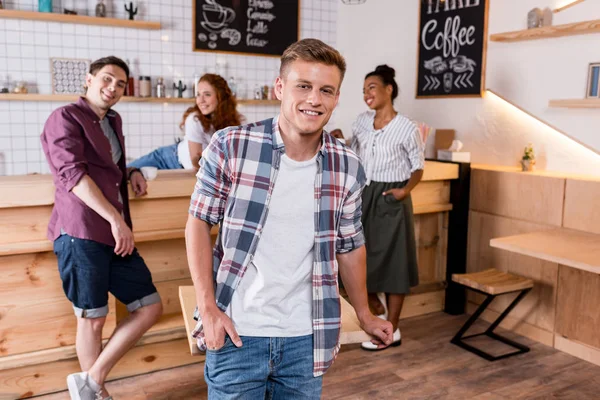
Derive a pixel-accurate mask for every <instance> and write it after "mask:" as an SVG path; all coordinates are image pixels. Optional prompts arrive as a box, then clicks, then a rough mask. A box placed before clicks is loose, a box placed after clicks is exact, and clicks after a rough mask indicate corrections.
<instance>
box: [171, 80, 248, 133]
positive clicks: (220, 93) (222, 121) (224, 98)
mask: <svg viewBox="0 0 600 400" xmlns="http://www.w3.org/2000/svg"><path fill="white" fill-rule="evenodd" d="M200 82H207V83H208V84H209V85H211V86H212V87H213V88H214V89H215V92H216V93H217V107H216V108H215V111H213V113H212V114H211V115H210V116H207V115H204V114H202V113H201V112H200V109H199V108H198V105H197V104H194V105H193V106H192V107H190V108H188V109H187V110H186V111H185V113H183V119H182V120H181V123H180V124H179V127H180V128H181V129H183V128H184V126H185V120H186V119H187V117H188V116H189V115H190V114H195V118H196V119H198V121H200V123H201V124H202V127H203V128H204V130H205V131H207V132H208V131H209V130H210V128H211V126H212V127H213V128H214V129H215V131H218V130H219V129H223V128H226V127H228V126H237V125H240V124H241V121H242V115H241V114H240V113H239V112H238V111H237V101H236V99H235V97H234V96H233V93H231V89H230V88H229V85H228V84H227V81H226V80H225V79H223V77H221V76H220V75H216V74H204V75H202V77H201V78H200Z"/></svg>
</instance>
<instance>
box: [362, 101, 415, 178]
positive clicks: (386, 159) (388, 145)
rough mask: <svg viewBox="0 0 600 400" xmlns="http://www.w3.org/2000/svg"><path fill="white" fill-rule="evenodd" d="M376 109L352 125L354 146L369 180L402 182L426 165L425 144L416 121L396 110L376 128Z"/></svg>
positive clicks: (363, 114)
mask: <svg viewBox="0 0 600 400" xmlns="http://www.w3.org/2000/svg"><path fill="white" fill-rule="evenodd" d="M374 120H375V111H373V110H369V111H365V112H364V113H362V114H360V115H359V116H358V118H357V119H356V121H355V122H354V124H353V125H352V133H353V136H352V144H351V146H352V149H353V150H354V151H355V152H356V153H357V154H358V156H359V157H360V158H361V160H362V163H363V167H364V169H365V171H366V174H367V184H369V183H370V182H371V181H376V182H402V181H406V180H408V179H409V178H410V176H411V174H412V173H413V172H414V171H416V170H419V169H423V168H424V167H425V147H424V144H423V141H422V139H421V135H420V133H419V129H418V128H417V124H415V123H414V122H413V121H411V120H410V119H408V118H406V117H404V116H402V115H400V114H397V115H396V116H395V117H394V119H392V120H391V121H390V122H389V123H388V124H387V125H386V126H384V127H383V128H382V129H375V128H374V126H373V122H374Z"/></svg>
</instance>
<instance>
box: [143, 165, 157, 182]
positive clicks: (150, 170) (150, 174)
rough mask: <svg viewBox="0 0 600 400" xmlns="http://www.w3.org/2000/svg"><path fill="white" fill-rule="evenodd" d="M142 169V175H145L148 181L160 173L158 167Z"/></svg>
mask: <svg viewBox="0 0 600 400" xmlns="http://www.w3.org/2000/svg"><path fill="white" fill-rule="evenodd" d="M140 171H142V175H144V178H145V179H146V180H147V181H151V180H153V179H154V178H156V175H157V174H158V168H156V167H142V168H140Z"/></svg>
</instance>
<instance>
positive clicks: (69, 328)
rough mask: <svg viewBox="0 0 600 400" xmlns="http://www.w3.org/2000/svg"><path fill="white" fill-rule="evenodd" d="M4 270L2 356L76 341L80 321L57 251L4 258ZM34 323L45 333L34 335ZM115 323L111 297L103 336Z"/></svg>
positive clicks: (1, 260)
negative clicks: (65, 287) (64, 284)
mask: <svg viewBox="0 0 600 400" xmlns="http://www.w3.org/2000/svg"><path fill="white" fill-rule="evenodd" d="M0 271H2V280H1V281H0V356H6V355H11V354H18V353H24V352H31V351H37V350H43V349H49V348H53V347H60V346H67V345H71V344H73V343H75V331H76V325H77V323H76V319H75V315H74V313H73V308H72V305H71V303H70V302H69V301H68V300H67V298H66V296H65V294H64V291H63V288H62V281H61V280H60V276H59V274H58V266H57V262H56V257H55V256H54V253H51V252H46V253H35V254H23V255H16V256H8V257H0ZM111 304H112V306H111ZM32 324H35V329H36V331H38V332H43V334H40V335H32V334H31V329H32ZM114 326H115V308H114V300H113V299H112V298H110V299H109V315H108V317H107V322H106V325H105V328H104V332H103V333H104V334H103V336H104V337H108V336H109V335H110V333H111V332H112V331H113V329H114Z"/></svg>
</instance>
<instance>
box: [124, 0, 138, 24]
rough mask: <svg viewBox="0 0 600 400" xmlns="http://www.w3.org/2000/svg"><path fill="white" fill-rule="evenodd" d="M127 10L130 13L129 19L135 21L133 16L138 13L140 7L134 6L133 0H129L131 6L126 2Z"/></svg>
mask: <svg viewBox="0 0 600 400" xmlns="http://www.w3.org/2000/svg"><path fill="white" fill-rule="evenodd" d="M125 11H127V12H128V13H129V19H130V20H132V21H133V17H134V15H135V14H137V12H138V8H137V7H135V8H134V7H133V1H130V2H129V8H127V4H125Z"/></svg>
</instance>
